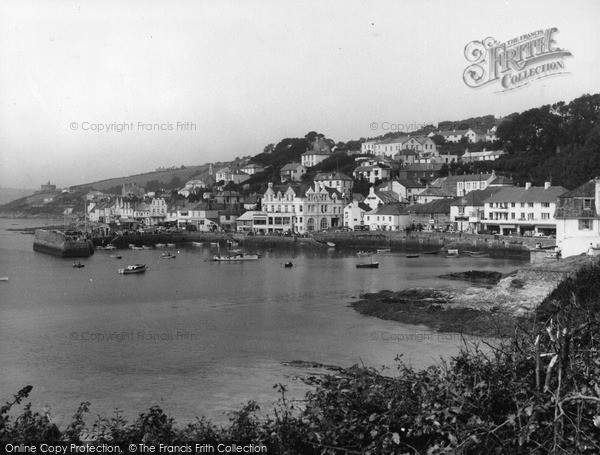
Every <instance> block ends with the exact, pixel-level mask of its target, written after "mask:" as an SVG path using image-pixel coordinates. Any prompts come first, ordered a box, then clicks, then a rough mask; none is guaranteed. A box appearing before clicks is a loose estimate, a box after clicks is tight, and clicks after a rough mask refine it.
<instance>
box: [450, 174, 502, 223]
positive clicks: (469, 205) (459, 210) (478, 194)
mask: <svg viewBox="0 0 600 455" xmlns="http://www.w3.org/2000/svg"><path fill="white" fill-rule="evenodd" d="M500 189H501V188H500V187H492V186H489V187H487V188H486V189H485V190H474V191H470V192H469V193H467V194H466V195H464V196H461V197H458V198H456V199H455V200H454V202H452V205H450V219H451V220H452V221H453V222H454V229H456V230H457V231H459V232H469V233H477V232H479V230H481V227H482V225H481V221H482V220H483V219H484V218H485V210H484V208H485V203H484V201H485V200H486V199H487V198H489V197H490V196H491V195H492V194H494V193H497V192H498V191H500Z"/></svg>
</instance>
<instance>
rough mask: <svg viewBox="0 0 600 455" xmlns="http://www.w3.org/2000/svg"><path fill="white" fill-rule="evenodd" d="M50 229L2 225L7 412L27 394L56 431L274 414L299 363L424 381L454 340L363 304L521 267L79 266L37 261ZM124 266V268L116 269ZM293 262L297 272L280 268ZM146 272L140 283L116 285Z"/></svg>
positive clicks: (283, 258)
mask: <svg viewBox="0 0 600 455" xmlns="http://www.w3.org/2000/svg"><path fill="white" fill-rule="evenodd" d="M43 225H44V221H42V220H13V219H2V220H0V276H8V277H9V281H8V282H1V283H0V365H2V368H1V369H0V401H7V400H8V399H9V398H10V397H11V396H12V395H13V394H15V393H16V392H17V391H18V390H19V389H21V388H22V387H24V386H25V385H28V384H31V385H32V386H33V387H34V389H33V393H32V395H31V396H30V400H29V401H31V402H32V404H33V407H34V409H37V410H41V409H42V408H43V407H45V406H47V407H49V408H50V409H51V413H52V416H53V419H54V421H55V422H56V423H58V424H59V425H60V424H61V422H66V421H67V420H68V419H69V418H70V416H72V415H73V414H74V412H75V411H76V409H77V406H78V405H79V403H80V402H83V401H90V402H91V411H92V414H93V415H95V414H102V415H104V416H111V414H112V412H113V411H114V409H116V408H119V409H121V410H122V411H123V412H124V414H125V416H126V417H128V418H129V419H131V418H133V417H135V416H136V415H137V414H139V413H140V412H143V411H144V410H146V409H148V408H149V407H150V406H152V405H155V404H157V405H160V406H161V407H162V408H163V410H165V412H167V413H168V414H169V415H171V416H173V417H174V418H175V419H176V421H177V422H179V423H180V424H183V423H186V422H189V421H192V420H194V419H195V418H196V417H201V416H207V417H209V418H211V419H213V420H215V421H222V420H224V419H226V414H225V413H226V412H227V411H231V410H236V409H239V408H240V406H241V404H242V403H246V402H247V401H249V400H255V401H257V402H258V403H259V404H261V407H262V408H263V410H265V411H266V412H267V413H268V412H269V411H270V409H271V407H272V404H273V402H274V401H275V400H276V399H277V395H276V393H275V391H274V390H273V386H274V385H275V384H278V383H282V384H284V385H286V387H288V388H289V389H290V393H291V395H292V396H293V397H298V398H300V397H302V396H303V394H304V392H305V391H306V390H307V386H306V385H304V383H302V381H300V380H298V379H297V377H298V376H301V375H303V374H307V373H310V371H307V370H305V369H300V368H293V367H290V366H286V365H284V363H285V362H289V361H293V360H304V361H314V362H319V363H323V364H333V365H338V366H342V367H349V366H351V365H354V364H357V363H358V364H364V365H366V366H372V367H376V368H380V367H382V366H386V367H389V368H390V370H389V372H390V374H393V371H394V368H395V365H396V363H395V361H394V358H395V357H396V356H397V355H402V358H403V359H404V361H405V362H406V363H409V364H411V365H413V366H416V367H425V366H427V365H431V364H433V363H435V362H437V361H439V359H440V357H446V358H448V357H449V356H451V355H452V354H453V353H455V352H457V349H458V348H457V346H458V345H460V343H461V339H460V337H459V336H457V335H455V334H454V335H453V334H443V335H438V334H435V333H434V332H432V331H431V330H430V329H429V328H427V327H424V326H410V325H403V324H399V323H395V322H390V321H382V320H379V319H376V318H372V317H366V316H362V315H360V314H358V313H357V312H355V311H354V310H353V309H352V308H350V307H349V303H350V302H351V301H352V299H353V298H356V297H358V295H359V294H360V293H364V292H376V291H379V290H382V289H392V290H397V289H402V288H406V287H452V288H457V287H458V288H461V287H468V286H469V285H468V284H466V283H461V282H455V281H443V280H440V279H439V278H437V276H438V275H441V274H443V273H447V272H455V271H464V270H469V269H479V270H498V271H501V272H508V271H511V270H514V269H515V268H516V267H518V266H519V265H520V264H521V262H520V261H515V260H498V259H490V258H458V259H444V258H438V257H436V256H423V255H422V256H421V257H420V258H418V259H409V258H406V257H405V255H403V254H394V253H384V254H378V255H377V260H378V261H379V263H380V268H379V269H357V268H356V264H357V263H359V262H364V261H365V260H368V258H357V257H356V255H355V254H354V253H355V252H353V251H352V250H348V249H347V250H342V251H340V250H338V249H325V248H322V249H315V248H305V249H303V248H301V247H297V248H295V249H291V248H290V249H280V248H276V249H274V250H272V251H267V250H265V251H262V252H261V253H262V257H261V258H260V259H259V260H258V261H249V262H245V263H217V262H211V261H209V259H210V258H211V257H212V254H213V250H211V247H210V245H209V244H206V245H205V246H204V247H195V246H192V245H177V247H176V248H171V249H169V250H168V251H171V252H172V253H173V254H175V255H176V256H177V257H176V258H175V259H170V260H165V259H161V254H162V252H163V251H162V250H158V249H154V250H118V251H117V252H115V251H112V252H106V251H101V252H96V254H94V255H93V256H91V257H89V258H85V259H83V258H82V259H81V263H82V264H84V267H82V268H73V267H72V260H70V259H63V258H59V257H55V256H50V255H46V254H42V253H36V252H34V251H33V250H32V241H33V236H32V235H25V234H22V233H21V232H19V231H10V230H9V229H11V228H12V229H19V228H25V227H34V226H43ZM116 253H119V254H121V255H122V256H123V258H122V259H121V260H118V259H115V258H113V257H111V254H113V255H114V254H116ZM289 260H291V261H292V262H293V264H294V265H293V267H291V268H285V267H284V263H285V262H287V261H289ZM140 262H141V263H145V264H147V266H148V271H147V272H146V273H143V274H135V275H119V274H118V273H117V270H118V269H119V268H122V267H123V266H125V265H129V264H135V263H140Z"/></svg>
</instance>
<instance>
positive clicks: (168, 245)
mask: <svg viewBox="0 0 600 455" xmlns="http://www.w3.org/2000/svg"><path fill="white" fill-rule="evenodd" d="M176 246H177V245H175V244H174V243H167V247H168V248H175V247H176Z"/></svg>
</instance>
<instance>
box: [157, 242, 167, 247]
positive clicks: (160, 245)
mask: <svg viewBox="0 0 600 455" xmlns="http://www.w3.org/2000/svg"><path fill="white" fill-rule="evenodd" d="M166 246H167V244H166V243H157V244H156V248H164V247H166Z"/></svg>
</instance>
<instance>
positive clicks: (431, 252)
mask: <svg viewBox="0 0 600 455" xmlns="http://www.w3.org/2000/svg"><path fill="white" fill-rule="evenodd" d="M440 251H441V250H435V251H423V254H438V253H439V252H440Z"/></svg>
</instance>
